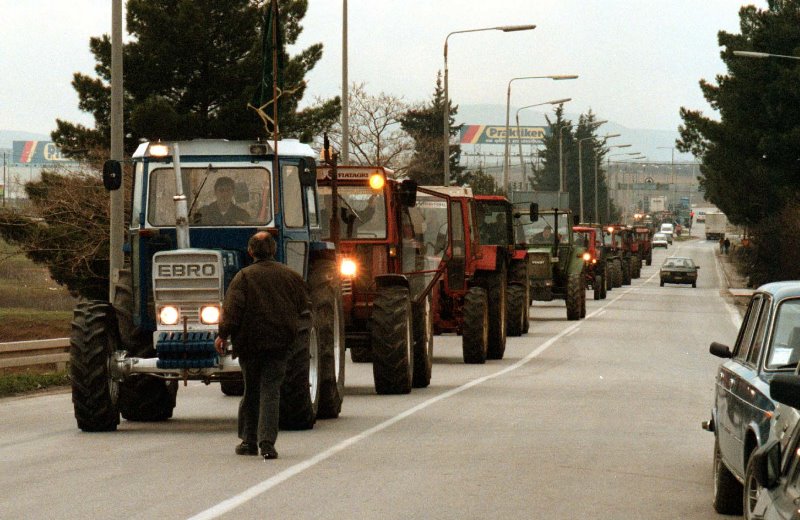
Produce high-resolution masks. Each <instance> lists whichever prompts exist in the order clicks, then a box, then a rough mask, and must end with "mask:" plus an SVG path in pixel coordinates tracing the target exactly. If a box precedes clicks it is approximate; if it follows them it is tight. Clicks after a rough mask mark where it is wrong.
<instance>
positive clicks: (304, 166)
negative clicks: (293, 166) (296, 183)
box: [299, 158, 317, 186]
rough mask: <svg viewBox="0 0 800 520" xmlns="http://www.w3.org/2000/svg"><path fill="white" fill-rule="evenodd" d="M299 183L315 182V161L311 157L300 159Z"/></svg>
mask: <svg viewBox="0 0 800 520" xmlns="http://www.w3.org/2000/svg"><path fill="white" fill-rule="evenodd" d="M299 167H300V184H301V185H303V186H313V185H314V184H315V183H316V182H317V162H316V161H315V160H314V159H311V158H304V159H300V166H299Z"/></svg>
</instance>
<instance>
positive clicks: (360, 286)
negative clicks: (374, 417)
mask: <svg viewBox="0 0 800 520" xmlns="http://www.w3.org/2000/svg"><path fill="white" fill-rule="evenodd" d="M320 170H321V173H320V175H318V186H319V188H318V190H319V200H320V214H321V215H322V217H321V223H320V224H321V228H322V235H323V236H326V237H328V236H335V235H336V231H334V228H338V239H336V241H337V242H338V249H337V252H338V253H339V259H338V263H339V268H340V273H341V276H342V279H343V281H342V293H343V304H344V323H343V324H342V326H343V327H344V330H345V338H346V346H347V348H349V349H350V355H351V357H352V359H353V361H355V362H368V361H372V368H373V377H374V380H375V390H376V392H377V393H379V394H400V393H408V392H410V391H411V388H412V387H415V388H422V387H426V386H428V385H429V384H430V380H431V367H432V361H433V314H432V301H433V299H434V298H435V292H436V290H437V284H436V282H437V281H438V280H439V278H440V276H441V274H442V273H443V271H444V264H443V260H444V256H445V253H446V252H447V251H448V240H449V222H448V219H449V214H448V201H447V198H446V197H444V196H442V195H440V194H437V193H436V192H433V191H430V190H425V189H424V188H418V187H417V185H416V183H415V182H414V181H410V180H406V181H402V182H399V181H396V180H394V179H392V178H391V175H392V172H391V171H389V170H386V169H384V168H376V167H368V166H342V167H338V168H336V180H335V181H334V179H333V178H332V177H333V172H332V168H323V169H320ZM310 202H311V199H309V203H310ZM332 212H335V213H336V214H335V215H332ZM332 216H333V217H335V218H331V217H332ZM332 240H333V239H332Z"/></svg>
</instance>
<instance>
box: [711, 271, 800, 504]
mask: <svg viewBox="0 0 800 520" xmlns="http://www.w3.org/2000/svg"><path fill="white" fill-rule="evenodd" d="M709 351H710V352H711V354H713V355H715V356H718V357H721V358H725V359H727V360H726V361H725V362H723V363H722V364H721V365H720V367H719V370H718V371H717V377H716V385H715V390H714V405H713V407H712V408H711V420H710V421H708V422H705V423H703V427H704V428H705V429H706V430H708V431H710V432H713V433H714V497H713V498H714V500H713V504H714V509H716V511H717V512H718V513H722V514H741V513H742V510H743V507H742V506H743V504H744V505H746V507H747V510H748V511H747V514H748V515H751V514H752V512H753V508H754V507H755V500H756V499H757V497H758V494H759V493H760V491H761V489H760V486H758V482H757V480H756V479H755V478H752V471H753V469H752V468H750V469H748V467H749V466H750V465H752V464H754V461H752V460H751V458H752V456H753V454H754V453H755V452H756V450H757V449H758V448H759V447H761V446H763V445H765V443H766V442H767V440H768V439H770V435H771V434H772V436H773V437H774V438H778V439H779V440H782V439H783V437H784V432H789V431H791V430H793V429H794V426H795V424H796V423H797V418H798V414H797V413H796V411H794V410H793V409H791V408H787V407H785V406H779V405H778V404H777V403H776V402H775V400H774V399H773V397H772V395H771V393H770V387H769V384H770V380H772V379H773V378H774V377H775V376H776V375H778V374H791V373H793V372H794V371H795V370H796V368H797V362H798V359H800V282H799V281H792V282H777V283H771V284H767V285H763V286H761V287H760V288H759V289H758V290H756V291H755V292H754V294H753V296H752V298H751V299H750V303H749V305H748V308H747V312H746V313H745V316H744V320H743V321H742V326H741V327H740V328H739V334H738V337H737V338H736V343H735V344H734V346H733V350H731V348H730V347H728V346H727V345H722V344H720V343H716V342H714V343H712V344H711V347H710V349H709ZM748 477H751V478H748ZM742 483H744V485H743V484H742Z"/></svg>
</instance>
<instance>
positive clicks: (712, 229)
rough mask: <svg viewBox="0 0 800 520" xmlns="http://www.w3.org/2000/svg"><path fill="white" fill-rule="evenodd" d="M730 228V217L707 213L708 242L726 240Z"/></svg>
mask: <svg viewBox="0 0 800 520" xmlns="http://www.w3.org/2000/svg"><path fill="white" fill-rule="evenodd" d="M727 228H728V217H726V216H725V213H721V212H714V213H711V212H708V213H706V240H719V239H720V238H725V231H726V230H727Z"/></svg>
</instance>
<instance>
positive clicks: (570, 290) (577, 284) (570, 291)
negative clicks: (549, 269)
mask: <svg viewBox="0 0 800 520" xmlns="http://www.w3.org/2000/svg"><path fill="white" fill-rule="evenodd" d="M581 290H583V284H582V283H581V275H580V273H576V274H571V275H569V277H568V278H567V296H566V304H567V319H568V320H570V321H573V320H579V319H580V317H581ZM584 293H585V291H584Z"/></svg>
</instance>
